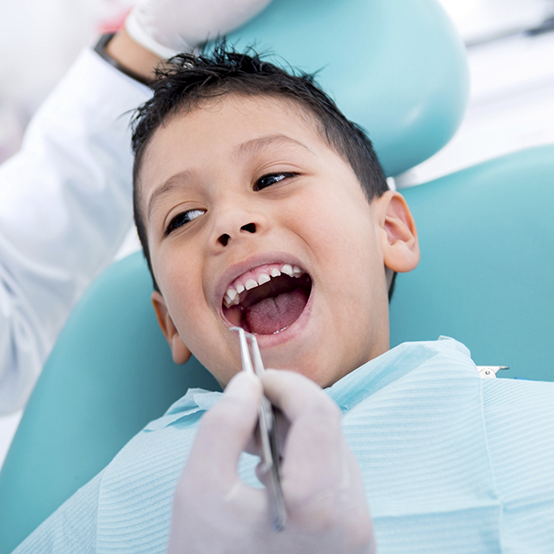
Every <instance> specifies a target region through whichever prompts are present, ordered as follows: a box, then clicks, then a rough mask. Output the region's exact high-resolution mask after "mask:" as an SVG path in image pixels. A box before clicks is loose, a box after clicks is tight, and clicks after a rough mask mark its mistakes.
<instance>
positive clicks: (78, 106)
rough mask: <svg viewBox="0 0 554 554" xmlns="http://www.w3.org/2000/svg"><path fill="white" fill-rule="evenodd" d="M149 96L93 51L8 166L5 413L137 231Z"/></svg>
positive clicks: (2, 286)
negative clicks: (138, 113)
mask: <svg viewBox="0 0 554 554" xmlns="http://www.w3.org/2000/svg"><path fill="white" fill-rule="evenodd" d="M149 96H150V93H149V89H148V88H147V87H145V86H143V85H140V84H139V83H137V82H135V81H133V80H132V79H130V78H128V77H126V76H124V75H123V74H122V73H120V72H118V71H117V70H116V69H114V68H113V67H111V66H110V65H109V64H107V63H106V62H105V61H104V60H102V59H101V58H100V57H99V56H98V55H97V54H95V53H94V52H93V51H92V50H86V51H84V52H83V53H82V54H81V55H80V57H79V59H78V60H77V62H76V63H75V64H74V66H73V67H72V69H71V70H70V72H69V73H68V75H67V76H66V77H65V79H64V80H63V81H62V82H61V83H60V84H59V85H58V87H57V88H56V89H55V90H54V92H53V93H52V94H51V95H50V97H49V98H48V99H47V100H46V102H45V103H44V104H43V106H42V107H41V108H40V110H39V111H38V112H37V114H36V115H35V116H34V118H33V120H32V121H31V123H30V125H29V128H28V130H27V132H26V135H25V139H24V142H23V146H22V149H21V151H20V152H19V153H18V154H16V155H15V156H13V157H12V158H10V159H8V160H7V161H6V162H4V164H2V166H0V415H3V414H8V413H10V412H13V411H16V410H18V409H19V408H21V407H22V406H23V405H24V403H25V402H26V400H27V398H28V396H29V394H30V392H31V390H32V387H33V385H34V383H35V381H36V379H37V377H38V375H39V373H40V370H41V368H42V365H43V363H44V361H45V358H46V356H47V355H48V353H49V352H50V350H51V348H52V346H53V344H54V341H55V339H56V337H57V335H58V332H59V331H60V329H61V327H62V326H63V323H64V322H65V320H66V318H67V316H68V315H69V312H70V310H71V308H72V307H73V306H74V304H75V302H76V301H77V300H78V298H79V297H80V295H81V294H82V292H83V291H84V290H85V288H86V287H87V285H88V284H89V283H90V282H91V280H92V279H93V278H94V277H95V276H96V275H98V273H100V272H101V271H102V270H103V269H104V268H105V267H107V266H108V265H109V263H110V262H111V261H112V260H113V257H114V255H115V254H116V252H117V251H118V249H119V247H120V245H121V243H122V242H123V240H124V238H125V236H126V233H127V232H128V230H129V229H130V227H131V225H132V202H131V193H132V186H131V171H132V162H133V157H132V153H131V147H130V130H129V121H130V110H132V109H133V108H135V107H136V106H138V105H139V104H140V103H142V102H144V101H145V100H146V99H147V98H148V97H149Z"/></svg>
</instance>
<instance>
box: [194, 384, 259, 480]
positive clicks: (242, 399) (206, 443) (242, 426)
mask: <svg viewBox="0 0 554 554" xmlns="http://www.w3.org/2000/svg"><path fill="white" fill-rule="evenodd" d="M261 399H262V386H261V383H260V380H259V379H258V378H257V377H256V376H255V375H251V374H247V373H239V374H237V375H235V376H234V377H233V378H232V379H231V381H230V382H229V384H228V385H227V387H226V389H225V392H224V393H223V396H222V398H221V400H220V401H219V402H218V403H217V404H216V405H215V406H214V407H213V408H212V409H211V410H210V411H209V412H208V413H206V414H205V415H204V417H203V418H202V420H201V421H200V425H199V428H198V433H197V435H196V438H195V441H194V445H193V447H192V451H191V453H190V456H189V458H188V461H187V466H186V469H187V473H190V474H192V475H195V476H197V478H198V479H208V480H211V479H214V478H217V479H220V480H221V482H222V483H227V484H228V483H231V482H234V481H235V480H236V479H238V476H237V471H236V468H237V462H238V459H239V456H240V454H241V452H242V451H243V449H244V447H245V446H246V444H247V443H248V441H249V440H250V438H251V436H252V433H253V431H254V428H255V426H256V423H257V421H258V406H259V405H260V402H261Z"/></svg>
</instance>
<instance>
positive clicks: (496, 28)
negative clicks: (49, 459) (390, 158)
mask: <svg viewBox="0 0 554 554" xmlns="http://www.w3.org/2000/svg"><path fill="white" fill-rule="evenodd" d="M391 1H394V0H391ZM439 1H441V3H442V4H443V5H444V7H445V9H446V10H447V11H448V12H449V13H450V15H451V16H452V18H453V19H454V21H455V23H456V24H457V26H458V29H459V31H460V33H461V34H462V36H463V38H464V40H465V41H466V43H467V44H469V45H470V46H469V48H468V57H469V63H470V70H471V80H472V85H471V87H472V88H471V101H470V106H469V108H468V111H467V115H466V118H465V120H464V122H463V123H462V125H461V127H460V129H459V131H458V133H457V134H456V135H455V137H454V138H453V139H452V141H451V142H450V143H449V144H448V145H447V146H446V147H445V148H443V150H441V152H439V153H438V154H436V155H435V156H433V157H432V158H431V159H430V160H428V161H426V162H424V163H423V164H421V165H419V166H417V167H415V168H414V169H412V170H411V171H409V172H407V173H406V174H403V175H402V176H400V177H399V178H398V179H397V183H398V184H399V185H400V186H409V185H414V184H418V183H422V182H425V181H428V180H430V179H434V178H436V177H439V176H441V175H445V174H448V173H450V172H452V171H455V170H457V169H461V168H463V167H467V166H469V165H473V164H474V163H477V162H479V161H483V160H485V159H489V158H492V157H495V156H497V155H500V154H503V153H506V152H510V151H514V150H518V149H520V148H524V147H527V146H532V145H536V144H544V143H548V142H551V143H552V142H554V32H550V33H544V34H542V35H537V36H527V35H525V34H524V33H523V31H524V30H525V29H529V28H533V27H537V26H538V25H540V24H541V22H542V21H543V20H544V19H545V18H546V17H548V16H554V0H439ZM132 4H133V0H17V1H14V0H0V161H2V160H3V159H5V158H6V157H8V156H9V155H11V154H12V153H13V152H15V151H16V150H17V148H18V146H19V143H20V140H21V136H22V133H23V130H24V127H25V125H26V123H27V122H28V120H29V118H30V116H31V115H32V113H33V111H34V110H35V109H36V107H37V106H38V105H39V104H40V102H41V101H42V99H43V98H44V97H45V96H46V94H48V92H49V91H50V90H51V89H52V87H53V86H54V85H55V83H56V82H57V81H58V80H59V79H60V78H61V76H62V75H63V74H64V72H65V71H66V70H67V68H68V67H69V65H70V64H71V62H72V61H73V60H74V59H75V57H76V56H77V54H78V52H79V51H80V49H81V48H83V47H85V46H87V45H90V44H92V43H93V42H94V40H95V37H96V36H97V34H98V32H99V31H101V30H102V29H105V27H106V26H110V24H112V23H114V21H116V20H118V19H119V18H121V16H122V15H123V14H124V13H126V11H127V10H128V9H129V6H130V5H132ZM500 37H504V38H500ZM495 38H496V40H491V39H495ZM135 245H136V242H135V241H134V239H133V238H132V237H131V238H130V239H129V242H128V245H127V247H126V251H128V250H132V249H133V248H134V247H135ZM19 419H20V414H15V415H13V416H10V417H7V418H3V419H1V418H0V465H1V463H2V461H3V459H4V456H5V453H6V452H7V449H8V447H9V443H10V441H11V438H12V436H13V433H14V432H15V429H16V427H17V424H18V422H19Z"/></svg>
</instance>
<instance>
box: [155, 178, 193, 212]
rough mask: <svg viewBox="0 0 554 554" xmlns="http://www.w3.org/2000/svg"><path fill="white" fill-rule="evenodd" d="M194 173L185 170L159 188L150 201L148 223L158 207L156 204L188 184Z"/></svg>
mask: <svg viewBox="0 0 554 554" xmlns="http://www.w3.org/2000/svg"><path fill="white" fill-rule="evenodd" d="M193 174H194V172H193V171H192V170H190V169H185V170H184V171H179V173H175V175H172V176H171V177H170V178H169V179H167V180H166V181H165V182H164V184H163V185H161V186H160V187H158V188H157V189H156V190H155V191H154V192H153V193H152V196H151V197H150V200H148V209H147V212H146V213H147V217H148V221H150V216H151V215H152V210H153V209H154V207H155V206H156V204H157V203H158V202H159V201H160V200H161V199H162V198H163V197H164V196H167V195H168V194H170V193H172V192H173V191H174V190H175V189H177V188H180V187H182V186H183V185H185V184H186V183H187V181H190V179H191V178H192V176H193Z"/></svg>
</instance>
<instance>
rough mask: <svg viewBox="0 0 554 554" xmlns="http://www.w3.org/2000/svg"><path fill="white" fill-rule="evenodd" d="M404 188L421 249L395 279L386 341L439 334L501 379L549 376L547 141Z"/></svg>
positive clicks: (553, 169) (552, 157)
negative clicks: (418, 256)
mask: <svg viewBox="0 0 554 554" xmlns="http://www.w3.org/2000/svg"><path fill="white" fill-rule="evenodd" d="M403 192H404V196H405V197H406V199H407V200H408V204H409V205H410V207H411V210H412V212H413V214H414V216H415V220H416V223H417V226H418V229H419V239H420V245H421V252H422V255H421V262H420V264H419V266H418V267H417V268H416V269H415V270H414V271H412V272H411V273H408V274H405V275H399V276H398V281H397V289H396V292H395V295H394V298H393V300H392V303H391V345H392V346H395V345H397V344H399V343H401V342H404V341H408V340H424V339H425V340H428V339H436V338H437V337H438V336H439V335H440V334H442V335H447V336H451V337H454V338H456V339H458V340H460V341H461V342H463V343H464V344H466V345H467V346H468V348H469V349H470V350H471V353H472V356H473V359H474V360H475V362H476V363H477V364H478V365H505V366H509V367H510V369H509V370H507V371H502V372H500V373H499V376H501V377H516V378H521V379H536V380H545V381H554V363H553V362H552V344H553V343H552V342H551V341H552V336H554V321H553V318H552V314H554V279H552V275H554V248H553V247H552V244H553V242H554V217H553V216H552V212H553V210H554V145H548V146H542V147H537V148H532V149H529V150H523V151H521V152H517V153H514V154H509V155H506V156H503V157H501V158H497V159H494V160H491V161H488V162H485V163H482V164H479V165H476V166H474V167H470V168H468V169H465V170H463V171H460V172H457V173H455V174H453V175H448V176H446V177H443V178H441V179H438V180H436V181H433V182H430V183H427V184H425V185H420V186H418V187H414V188H412V189H407V190H405V191H403Z"/></svg>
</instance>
